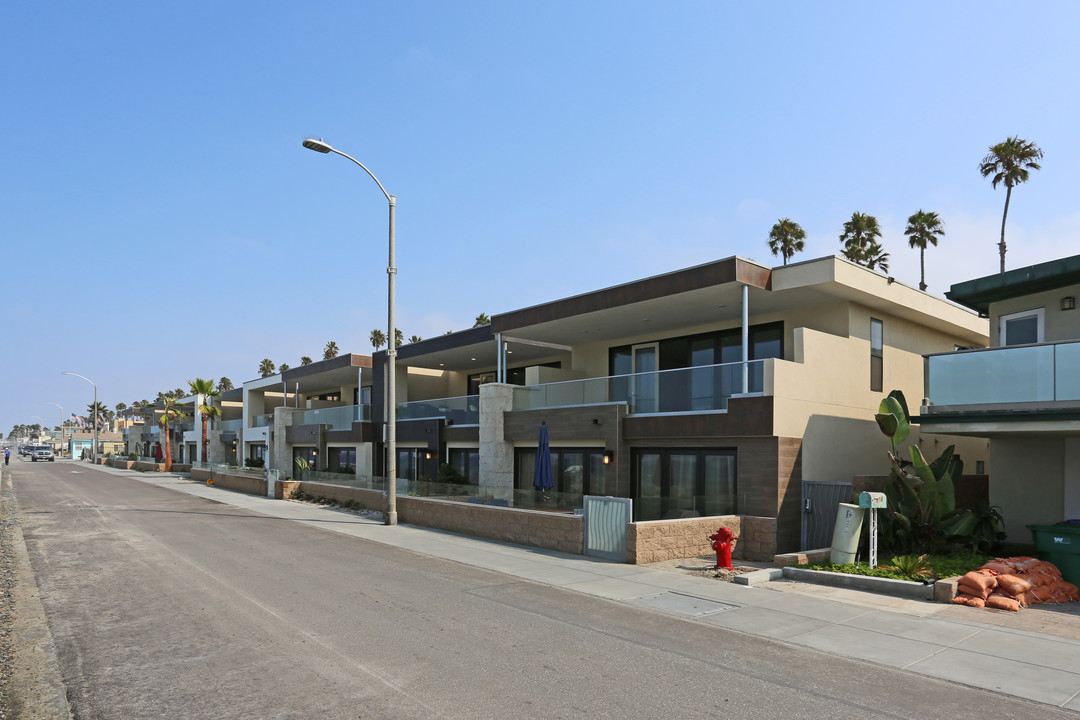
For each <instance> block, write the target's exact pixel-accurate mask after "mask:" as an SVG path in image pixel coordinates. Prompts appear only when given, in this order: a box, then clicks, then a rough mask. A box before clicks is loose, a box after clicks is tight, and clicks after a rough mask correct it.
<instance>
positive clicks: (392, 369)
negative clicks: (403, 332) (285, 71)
mask: <svg viewBox="0 0 1080 720" xmlns="http://www.w3.org/2000/svg"><path fill="white" fill-rule="evenodd" d="M303 146H304V147H306V148H307V149H308V150H314V151H315V152H319V153H323V154H326V153H334V154H336V155H340V156H341V157H343V158H347V159H349V160H352V161H353V162H354V163H356V164H357V165H359V166H360V169H362V170H363V171H364V172H366V173H367V174H368V176H369V177H370V178H371V179H372V180H374V181H375V184H376V185H378V186H379V189H380V190H382V194H383V195H384V196H386V202H387V203H388V205H389V208H390V211H389V212H390V242H389V245H390V252H389V261H388V264H387V267H386V295H387V298H386V322H387V325H388V326H389V328H388V331H387V333H386V362H387V371H386V372H387V375H388V378H387V390H386V455H387V458H386V518H385V523H386V524H387V525H397V391H396V388H395V387H394V386H395V384H396V381H397V377H396V370H397V342H396V341H397V334H396V332H395V330H394V327H395V326H394V291H395V287H394V280H395V277H396V276H397V267H395V265H394V211H395V208H396V207H397V197H396V196H394V195H391V194H390V193H388V192H386V188H384V187H383V185H382V183H381V182H379V178H377V177H375V175H374V173H372V172H371V171H370V170H368V169H367V167H365V166H364V164H363V163H362V162H360V161H359V160H357V159H356V158H354V157H352V156H350V155H346V154H345V153H343V152H341V151H340V150H335V149H334V148H333V147H331V146H330V144H329V143H326V142H323V141H322V140H317V139H315V138H308V139H306V140H304V142H303Z"/></svg>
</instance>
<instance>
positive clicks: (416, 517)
mask: <svg viewBox="0 0 1080 720" xmlns="http://www.w3.org/2000/svg"><path fill="white" fill-rule="evenodd" d="M294 489H299V490H301V491H302V492H304V493H306V494H308V495H312V496H314V497H325V498H329V499H331V500H336V501H338V502H345V501H346V500H352V501H354V502H357V503H359V504H360V505H361V506H362V507H364V508H367V509H370V510H380V511H381V510H383V509H384V508H385V507H386V496H385V495H384V494H383V493H382V492H380V491H377V490H364V489H362V488H351V487H346V486H343V485H323V484H321V483H309V482H299V483H298V482H296V481H288V482H286V481H279V482H278V483H277V485H276V487H275V489H274V496H275V497H278V498H284V497H288V495H289V494H291V493H292V491H293V490H294ZM397 510H398V521H399V522H402V523H408V524H409V525H419V526H421V527H429V528H435V529H438V530H448V531H450V532H457V533H461V534H463V535H471V536H473V537H483V538H489V539H491V540H501V541H503V542H511V543H517V544H519V545H528V546H530V547H539V548H545V549H547V550H558V551H560V552H567V553H573V554H576V555H580V554H582V553H583V552H584V542H585V532H584V524H583V520H582V518H580V517H577V516H575V515H564V514H560V513H548V512H539V511H536V510H519V509H517V508H507V507H492V506H490V505H476V504H473V503H463V502H454V501H452V500H438V499H436V498H419V497H410V496H402V495H399V496H398V498H397Z"/></svg>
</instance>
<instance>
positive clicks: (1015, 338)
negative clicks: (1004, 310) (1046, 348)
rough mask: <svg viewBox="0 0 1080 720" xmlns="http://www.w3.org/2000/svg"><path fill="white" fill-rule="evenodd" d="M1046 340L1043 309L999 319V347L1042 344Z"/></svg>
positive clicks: (1012, 314)
mask: <svg viewBox="0 0 1080 720" xmlns="http://www.w3.org/2000/svg"><path fill="white" fill-rule="evenodd" d="M1044 339H1045V337H1044V330H1043V309H1042V308H1036V309H1034V310H1025V311H1024V312H1018V313H1010V314H1009V315H1002V316H1001V317H1000V318H998V345H999V346H1001V347H1008V346H1010V345H1030V344H1032V343H1041V342H1043V341H1044Z"/></svg>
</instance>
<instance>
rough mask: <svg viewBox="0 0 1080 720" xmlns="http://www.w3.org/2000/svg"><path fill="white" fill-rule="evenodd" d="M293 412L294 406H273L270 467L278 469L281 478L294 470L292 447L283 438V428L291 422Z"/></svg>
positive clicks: (286, 476)
mask: <svg viewBox="0 0 1080 720" xmlns="http://www.w3.org/2000/svg"><path fill="white" fill-rule="evenodd" d="M294 412H296V408H292V407H276V408H274V426H273V429H274V443H273V446H272V447H271V448H270V452H272V453H273V456H274V464H273V465H271V466H270V467H271V468H273V469H274V470H277V471H278V474H279V476H280V478H281V479H282V480H284V479H285V478H288V477H292V476H293V471H294V470H295V468H294V467H293V459H292V448H291V447H290V446H289V443H288V441H287V440H286V438H285V435H286V430H285V428H287V427H289V426H290V425H292V424H293V413H294Z"/></svg>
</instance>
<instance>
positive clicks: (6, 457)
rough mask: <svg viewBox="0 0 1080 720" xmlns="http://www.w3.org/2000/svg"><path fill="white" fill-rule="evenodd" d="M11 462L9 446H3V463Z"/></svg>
mask: <svg viewBox="0 0 1080 720" xmlns="http://www.w3.org/2000/svg"><path fill="white" fill-rule="evenodd" d="M10 462H11V448H4V464H5V465H7V464H8V463H10Z"/></svg>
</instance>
